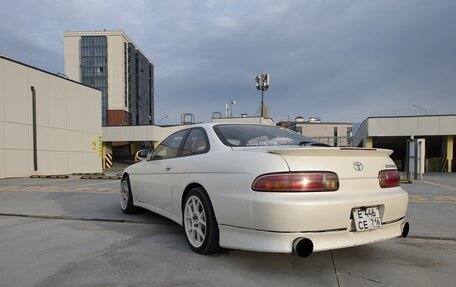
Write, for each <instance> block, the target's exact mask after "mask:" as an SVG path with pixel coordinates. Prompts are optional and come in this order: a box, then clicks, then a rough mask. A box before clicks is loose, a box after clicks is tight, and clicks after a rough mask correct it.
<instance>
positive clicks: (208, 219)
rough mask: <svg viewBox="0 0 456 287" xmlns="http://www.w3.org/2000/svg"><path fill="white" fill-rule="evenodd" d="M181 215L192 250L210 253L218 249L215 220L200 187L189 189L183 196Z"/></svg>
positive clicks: (217, 232)
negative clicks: (185, 195)
mask: <svg viewBox="0 0 456 287" xmlns="http://www.w3.org/2000/svg"><path fill="white" fill-rule="evenodd" d="M182 217H183V223H184V229H185V235H186V237H187V242H188V244H189V245H190V248H191V249H192V250H193V251H195V252H196V253H199V254H211V253H214V252H217V251H218V250H219V249H220V247H219V230H218V224H217V220H216V218H215V214H214V210H213V208H212V205H211V202H210V200H209V197H208V195H207V194H206V192H205V191H204V190H203V189H202V188H200V187H196V188H193V189H192V190H190V192H189V193H188V195H187V197H186V198H185V203H184V212H183V215H182Z"/></svg>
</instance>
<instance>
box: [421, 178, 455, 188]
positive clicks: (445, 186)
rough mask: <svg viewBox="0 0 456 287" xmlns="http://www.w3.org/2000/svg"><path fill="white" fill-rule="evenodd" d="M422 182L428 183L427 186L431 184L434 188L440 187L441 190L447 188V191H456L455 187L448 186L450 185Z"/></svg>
mask: <svg viewBox="0 0 456 287" xmlns="http://www.w3.org/2000/svg"><path fill="white" fill-rule="evenodd" d="M420 182H424V183H427V184H430V185H433V186H438V187H441V188H446V189H450V190H454V191H456V188H454V187H452V186H448V185H444V184H439V183H434V182H431V181H427V180H421V181H420Z"/></svg>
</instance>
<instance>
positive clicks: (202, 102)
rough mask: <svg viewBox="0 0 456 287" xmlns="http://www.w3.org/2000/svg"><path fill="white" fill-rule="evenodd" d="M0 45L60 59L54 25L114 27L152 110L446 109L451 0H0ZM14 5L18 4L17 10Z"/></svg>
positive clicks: (52, 61) (451, 60)
mask: <svg viewBox="0 0 456 287" xmlns="http://www.w3.org/2000/svg"><path fill="white" fill-rule="evenodd" d="M3 6H4V7H5V9H2V10H1V11H0V24H1V26H0V27H3V28H1V29H2V30H1V33H0V40H1V41H0V53H3V54H7V55H10V56H12V57H17V58H18V59H19V60H22V61H24V62H26V63H28V64H32V65H37V66H39V67H41V68H45V69H48V70H51V71H56V70H59V69H62V68H60V67H63V32H64V31H65V30H95V29H104V28H106V29H122V30H124V31H125V32H126V33H127V34H128V35H129V36H130V38H132V40H133V41H134V42H135V43H136V44H137V45H138V46H139V47H140V48H141V50H142V51H143V52H144V53H145V54H146V55H147V56H148V57H149V58H150V59H151V60H152V61H153V62H154V65H155V100H156V109H155V114H156V115H157V119H156V120H158V117H160V116H165V115H169V117H168V118H167V119H166V120H164V121H163V122H162V123H172V122H174V123H176V122H179V121H180V115H181V113H184V112H190V113H193V114H195V116H196V119H197V120H198V121H207V120H208V119H209V118H210V115H211V113H212V112H214V111H220V112H222V111H223V108H224V103H225V102H227V101H229V100H236V102H237V104H236V105H235V106H234V108H233V109H234V112H235V114H240V113H248V114H249V115H253V114H254V113H255V112H256V111H257V110H258V106H259V102H260V95H259V92H258V91H257V90H256V89H255V86H254V77H255V75H256V73H261V72H268V73H270V74H271V86H270V89H269V90H268V91H267V92H266V93H265V102H266V104H267V105H269V106H270V108H271V115H272V117H273V119H274V120H276V121H278V120H281V119H286V118H287V117H288V115H290V116H291V117H292V118H294V117H295V116H298V115H302V116H304V117H309V116H320V117H321V118H322V119H323V120H326V121H354V122H360V121H362V120H363V119H364V118H365V117H367V116H373V115H409V114H421V113H422V111H420V110H418V109H416V108H414V107H413V106H412V104H416V105H419V106H422V107H425V108H427V109H428V113H429V114H440V113H456V104H455V102H456V101H455V100H454V97H455V92H456V81H454V79H453V78H454V75H455V74H456V58H455V56H454V51H455V48H456V38H455V37H454V35H455V34H456V23H455V22H456V18H455V17H453V15H454V14H455V12H456V2H454V1H439V0H437V1H418V0H416V1H415V0H404V1H392V0H391V1H348V0H347V1H320V0H318V1H317V0H315V1H292V0H290V1H285V0H284V1H280V2H277V1H272V0H263V1H237V0H231V1H230V0H226V1H216V0H212V1H202V0H197V1H183V0H182V1H179V0H169V1H133V2H128V3H127V2H125V1H39V2H37V1H10V2H8V4H6V5H3ZM23 7H28V9H27V11H28V12H26V15H25V17H17V15H20V14H23V11H24V9H23Z"/></svg>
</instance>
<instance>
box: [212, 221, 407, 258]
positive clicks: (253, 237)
mask: <svg viewBox="0 0 456 287" xmlns="http://www.w3.org/2000/svg"><path fill="white" fill-rule="evenodd" d="M403 223H404V218H400V219H397V220H396V221H393V222H390V223H386V224H383V226H382V228H381V229H376V230H371V231H362V232H357V231H350V230H349V229H348V228H347V229H345V230H329V231H320V232H272V231H263V230H255V229H248V228H239V227H234V226H227V225H219V231H220V246H221V247H225V248H235V249H242V250H250V251H260V252H280V253H291V252H292V251H293V242H294V241H295V240H296V239H300V238H307V239H310V240H311V241H312V243H313V246H314V248H313V251H324V250H330V249H338V248H345V247H352V246H358V245H364V244H369V243H374V242H379V241H383V240H386V239H391V238H394V237H398V236H400V235H401V234H402V227H403Z"/></svg>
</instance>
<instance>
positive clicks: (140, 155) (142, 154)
mask: <svg viewBox="0 0 456 287" xmlns="http://www.w3.org/2000/svg"><path fill="white" fill-rule="evenodd" d="M148 156H149V151H148V150H145V149H142V150H139V151H138V152H136V155H135V161H141V160H145V159H147V157H148Z"/></svg>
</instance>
